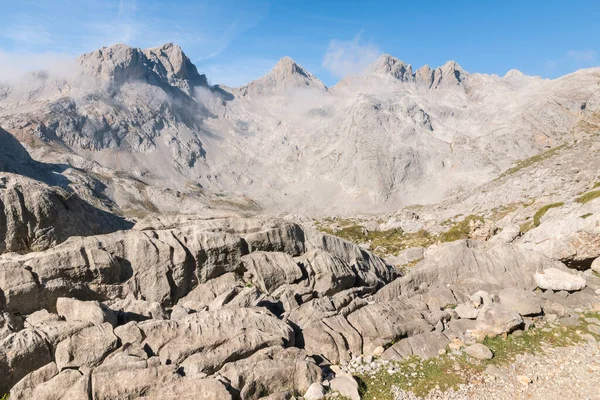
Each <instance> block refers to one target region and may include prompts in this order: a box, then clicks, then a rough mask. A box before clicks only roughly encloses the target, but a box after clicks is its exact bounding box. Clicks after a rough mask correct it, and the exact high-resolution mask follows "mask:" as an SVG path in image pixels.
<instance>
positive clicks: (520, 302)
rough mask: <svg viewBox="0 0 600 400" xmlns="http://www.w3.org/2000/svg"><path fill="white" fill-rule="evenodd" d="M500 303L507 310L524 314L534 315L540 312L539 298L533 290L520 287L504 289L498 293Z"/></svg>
mask: <svg viewBox="0 0 600 400" xmlns="http://www.w3.org/2000/svg"><path fill="white" fill-rule="evenodd" d="M498 297H499V298H500V303H501V304H502V306H503V307H504V308H506V309H507V310H509V311H514V312H518V313H519V314H521V315H523V316H525V315H536V314H539V313H541V312H542V308H541V299H540V298H539V297H537V296H536V295H535V294H534V293H533V292H529V291H526V290H521V289H514V288H509V289H504V290H501V291H500V292H499V293H498Z"/></svg>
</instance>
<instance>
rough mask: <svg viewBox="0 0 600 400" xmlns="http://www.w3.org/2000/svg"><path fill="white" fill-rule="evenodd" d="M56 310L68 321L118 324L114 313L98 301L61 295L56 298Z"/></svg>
mask: <svg viewBox="0 0 600 400" xmlns="http://www.w3.org/2000/svg"><path fill="white" fill-rule="evenodd" d="M56 312H57V314H58V315H60V316H61V317H62V318H64V319H65V320H66V321H67V322H74V321H83V322H90V323H92V324H94V325H102V324H103V323H105V322H108V323H109V324H110V325H113V326H115V325H116V324H117V319H116V317H115V315H114V313H113V312H112V311H111V310H110V309H108V308H107V307H106V306H104V305H103V304H100V303H99V302H97V301H79V300H76V299H69V298H66V297H59V298H58V299H57V300H56Z"/></svg>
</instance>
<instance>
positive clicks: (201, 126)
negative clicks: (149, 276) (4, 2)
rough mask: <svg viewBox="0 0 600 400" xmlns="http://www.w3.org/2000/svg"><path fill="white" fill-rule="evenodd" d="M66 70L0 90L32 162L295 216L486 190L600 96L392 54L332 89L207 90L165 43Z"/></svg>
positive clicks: (572, 81) (590, 78)
mask: <svg viewBox="0 0 600 400" xmlns="http://www.w3.org/2000/svg"><path fill="white" fill-rule="evenodd" d="M78 65H79V67H78V68H77V71H76V73H74V74H73V76H72V77H70V78H66V79H64V78H58V77H53V76H51V75H48V74H37V75H33V76H31V77H30V78H29V79H28V81H27V85H20V86H5V87H4V88H3V89H2V90H0V94H1V95H0V125H1V126H2V127H3V128H4V129H5V130H6V131H8V132H10V133H11V134H12V135H14V136H15V137H17V138H18V139H19V140H21V141H22V142H24V143H32V144H33V143H35V146H37V147H36V149H37V150H36V151H35V152H34V153H35V156H37V157H42V158H43V159H45V160H46V161H52V160H54V159H57V158H60V159H64V158H69V157H70V158H72V157H73V156H69V154H72V155H76V156H77V157H79V158H77V159H78V160H88V161H89V162H91V163H94V165H97V166H99V167H101V168H107V169H109V170H113V171H116V172H119V171H121V172H126V173H127V174H128V176H131V177H134V178H135V179H137V180H139V181H140V182H143V183H144V185H147V186H148V187H153V188H158V189H160V190H172V191H176V192H178V193H182V194H185V195H186V196H192V197H193V196H195V195H196V194H197V190H198V188H200V190H202V191H203V193H223V194H225V195H227V196H229V195H235V196H245V197H246V198H249V199H252V200H254V201H256V202H257V203H258V204H260V205H261V206H262V207H264V208H265V209H269V210H277V211H281V210H286V211H299V212H306V213H322V212H340V213H345V212H357V211H367V212H376V211H382V210H390V209H396V208H398V207H400V206H402V205H406V204H412V203H429V202H434V201H438V200H440V199H442V198H444V197H446V196H448V195H451V194H452V193H454V192H456V191H459V190H462V189H465V188H470V187H473V186H476V185H479V184H482V183H484V182H487V181H489V180H490V179H493V178H494V177H495V176H497V175H498V174H499V173H501V172H502V171H503V170H504V169H506V168H508V167H509V166H510V165H511V164H512V163H513V162H514V161H516V160H519V159H522V158H524V157H528V156H531V155H534V154H537V153H538V152H540V151H543V150H544V149H546V148H548V147H551V146H555V145H557V144H560V143H562V142H563V141H564V140H565V139H567V138H571V137H572V135H576V134H578V133H577V132H576V131H577V129H578V128H577V127H578V126H579V125H578V122H579V121H581V120H584V119H586V118H588V119H589V116H590V115H593V114H594V112H596V111H597V108H598V106H597V104H598V102H597V101H596V100H594V99H597V98H598V96H599V94H598V93H600V83H599V82H600V69H589V70H581V71H578V72H576V73H573V74H570V75H567V76H565V77H562V78H559V79H556V80H545V79H539V78H533V77H527V76H525V75H523V74H521V73H520V72H518V71H509V73H507V74H506V76H504V77H498V76H495V75H484V74H471V73H468V72H466V71H465V70H463V69H462V68H461V67H460V65H458V64H457V63H456V62H454V61H449V62H447V63H446V64H444V65H443V66H441V67H438V68H435V69H433V68H430V67H429V66H423V67H421V68H419V69H417V70H416V71H413V68H412V66H411V65H410V64H407V63H405V62H403V61H400V60H399V59H397V58H395V57H393V56H391V55H388V54H385V55H382V56H380V57H379V58H378V59H377V60H375V61H374V62H373V63H372V64H371V65H370V66H369V67H368V68H367V69H366V70H365V71H364V72H363V73H361V74H357V75H353V76H348V77H346V78H344V79H342V80H341V81H340V82H339V83H338V84H336V85H335V86H333V87H331V88H328V87H327V86H326V85H324V84H323V82H321V81H320V80H319V79H318V78H317V77H316V76H314V75H313V74H311V73H310V72H309V71H307V70H306V69H305V68H303V67H302V66H300V65H299V64H297V63H296V62H295V61H294V60H292V59H291V58H289V57H284V58H282V59H281V60H280V61H279V62H278V63H277V64H276V65H275V66H274V68H273V69H272V70H271V71H270V72H269V73H267V74H266V75H265V76H263V77H261V78H259V79H257V80H255V81H252V82H250V83H248V84H246V85H243V86H242V87H239V88H227V87H225V86H211V85H209V84H208V80H207V77H206V76H205V75H203V74H201V73H200V72H199V71H198V69H197V68H196V66H195V65H194V64H193V63H192V62H191V61H190V59H189V58H188V57H187V56H186V55H185V53H184V52H183V50H182V49H181V48H180V47H179V46H177V45H174V44H171V43H169V44H165V45H163V46H160V47H156V48H151V49H137V48H132V47H129V46H126V45H115V46H111V47H105V48H102V49H99V50H97V51H95V52H91V53H88V54H84V55H82V56H81V57H80V58H79V59H78ZM40 146H41V147H40ZM42 149H43V151H42ZM81 162H82V161H78V163H81ZM78 168H79V167H78ZM94 168H96V167H94ZM84 170H85V168H84ZM111 190H112V189H111ZM110 192H111V191H108V192H107V196H109V197H110V196H113V197H114V195H113V194H111V193H110ZM113 200H114V201H115V202H116V203H119V202H121V203H123V202H124V203H127V201H126V200H124V199H118V198H114V199H113ZM157 203H160V202H157ZM158 206H159V207H157V208H158V209H160V204H158Z"/></svg>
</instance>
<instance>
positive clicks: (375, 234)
mask: <svg viewBox="0 0 600 400" xmlns="http://www.w3.org/2000/svg"><path fill="white" fill-rule="evenodd" d="M343 222H346V223H348V222H350V223H351V224H353V225H350V226H344V227H342V228H341V229H340V230H338V231H336V232H334V231H333V230H332V229H331V228H330V227H326V226H324V225H323V224H318V225H317V227H318V228H319V229H320V230H321V231H322V232H325V233H328V234H330V235H335V236H338V237H341V238H342V239H345V240H348V241H350V242H354V243H357V244H360V243H370V244H371V250H372V251H373V252H374V253H375V254H377V255H379V256H386V255H388V254H398V253H399V252H400V251H402V250H405V249H407V248H409V247H427V246H430V245H432V244H434V243H435V240H436V238H435V236H434V235H432V234H430V233H429V232H427V231H426V230H424V229H422V230H420V231H418V232H413V233H409V232H404V231H402V230H401V229H390V230H386V231H368V230H367V229H366V228H364V227H362V226H360V225H356V224H355V223H354V221H347V220H346V221H344V220H338V221H336V223H338V224H340V225H342V224H343Z"/></svg>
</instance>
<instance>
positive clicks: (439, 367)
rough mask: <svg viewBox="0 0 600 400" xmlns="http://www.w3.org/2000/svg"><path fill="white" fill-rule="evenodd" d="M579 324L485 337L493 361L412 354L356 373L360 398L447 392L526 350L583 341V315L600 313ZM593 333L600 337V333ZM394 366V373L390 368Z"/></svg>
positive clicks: (384, 399) (389, 399)
mask: <svg viewBox="0 0 600 400" xmlns="http://www.w3.org/2000/svg"><path fill="white" fill-rule="evenodd" d="M580 317H581V318H580V321H581V323H580V325H577V326H560V325H559V326H551V325H546V326H544V327H539V328H538V327H533V328H532V329H530V330H528V331H525V332H522V333H521V335H508V336H496V337H493V338H486V339H484V340H483V344H485V345H486V346H488V347H489V348H490V350H492V352H493V353H494V358H492V359H491V360H482V361H479V360H475V359H472V358H470V357H468V356H467V355H465V354H464V353H463V354H462V355H460V356H454V355H452V354H445V355H443V356H440V357H436V358H431V359H429V360H421V359H419V358H418V357H411V358H409V359H408V360H405V361H401V362H393V363H390V364H389V365H388V366H387V367H384V368H382V369H381V370H379V371H377V372H376V373H375V374H374V375H373V376H370V375H358V376H356V378H357V380H358V382H359V387H360V394H361V398H362V399H364V400H393V399H394V396H393V390H392V389H393V387H398V388H400V389H402V390H405V391H411V392H413V393H414V394H415V395H417V396H420V397H424V396H426V395H427V394H428V393H429V392H430V391H431V390H433V389H436V388H439V389H440V390H442V391H446V390H448V389H450V388H454V389H456V388H457V387H458V386H459V385H460V384H462V383H466V382H467V381H468V379H469V378H470V377H473V376H480V374H481V373H483V371H484V370H485V368H486V367H487V366H488V365H497V366H506V365H509V364H510V363H512V362H513V361H514V360H515V358H516V357H517V355H519V354H524V353H532V354H536V353H541V352H543V349H544V348H548V347H565V346H571V345H574V344H577V343H582V342H583V341H584V339H583V338H582V337H581V336H580V334H585V333H591V332H589V331H588V330H587V328H586V326H587V324H586V323H585V322H584V321H583V318H599V317H600V313H598V312H591V313H586V314H582V315H580ZM592 335H593V336H594V337H595V338H596V339H600V336H599V335H596V334H593V333H592ZM391 366H393V367H394V369H395V370H396V372H395V373H393V374H389V373H388V372H387V370H388V369H389V368H390V367H391Z"/></svg>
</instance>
